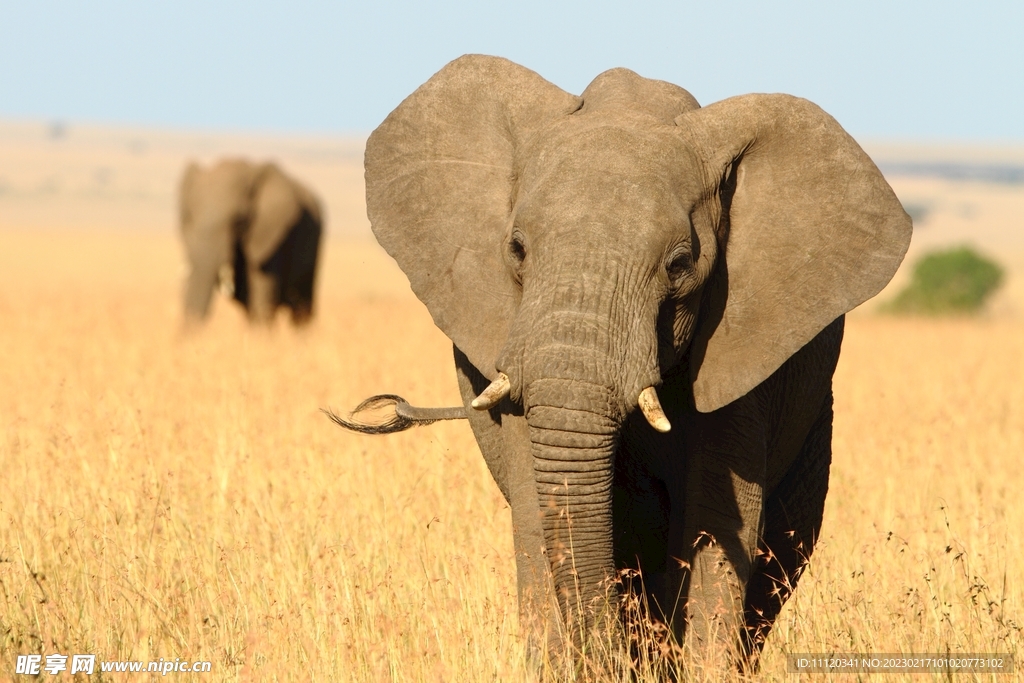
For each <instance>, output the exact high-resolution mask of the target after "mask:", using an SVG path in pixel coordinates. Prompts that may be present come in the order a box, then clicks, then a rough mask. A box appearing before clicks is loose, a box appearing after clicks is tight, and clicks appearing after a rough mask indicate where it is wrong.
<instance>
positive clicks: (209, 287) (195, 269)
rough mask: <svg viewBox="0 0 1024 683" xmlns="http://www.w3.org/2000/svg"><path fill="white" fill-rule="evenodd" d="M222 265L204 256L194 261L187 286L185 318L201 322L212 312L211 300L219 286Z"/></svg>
mask: <svg viewBox="0 0 1024 683" xmlns="http://www.w3.org/2000/svg"><path fill="white" fill-rule="evenodd" d="M220 266H221V264H220V263H219V262H218V261H217V259H214V258H208V257H206V255H203V256H202V257H200V258H195V259H193V262H192V268H191V271H190V272H189V275H188V282H187V283H186V285H185V317H186V318H187V319H189V320H193V321H200V320H203V319H205V318H206V314H207V313H208V312H209V310H210V298H211V297H212V295H213V290H214V288H215V287H216V286H217V276H218V273H219V270H220Z"/></svg>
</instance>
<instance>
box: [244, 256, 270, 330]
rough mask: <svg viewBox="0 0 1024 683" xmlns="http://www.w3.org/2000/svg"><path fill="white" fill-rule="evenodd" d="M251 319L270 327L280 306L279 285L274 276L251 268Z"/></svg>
mask: <svg viewBox="0 0 1024 683" xmlns="http://www.w3.org/2000/svg"><path fill="white" fill-rule="evenodd" d="M247 280H248V285H249V306H248V309H249V319H250V320H251V321H253V322H254V323H260V324H263V325H269V324H270V323H272V322H273V321H274V312H275V311H276V310H277V304H278V283H277V278H275V277H274V276H273V275H270V274H267V273H264V272H263V271H262V270H261V269H260V268H254V267H251V266H250V267H249V269H248V278H247Z"/></svg>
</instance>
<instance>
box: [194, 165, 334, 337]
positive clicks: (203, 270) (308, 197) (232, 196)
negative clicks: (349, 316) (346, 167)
mask: <svg viewBox="0 0 1024 683" xmlns="http://www.w3.org/2000/svg"><path fill="white" fill-rule="evenodd" d="M179 208H180V212H181V233H182V237H183V238H184V240H185V250H186V254H187V256H188V261H189V266H190V272H189V276H188V283H187V285H186V288H185V317H186V321H188V322H190V323H196V322H199V321H201V320H203V319H204V318H206V316H207V314H208V312H209V309H210V298H211V295H212V294H213V290H214V289H215V288H217V287H221V288H222V289H225V290H227V291H228V292H229V293H231V294H232V295H233V297H234V299H235V300H236V301H238V302H239V303H240V304H242V305H243V306H245V308H246V310H247V311H248V314H249V319H250V320H251V321H253V322H254V323H261V324H269V323H270V322H272V321H273V319H274V313H275V311H276V310H277V308H278V306H286V307H288V308H289V309H290V310H291V313H292V321H293V322H295V323H296V324H303V323H305V322H308V321H309V319H310V317H311V316H312V314H313V285H314V279H315V276H316V260H317V252H318V250H319V247H320V233H321V211H320V203H319V202H318V201H317V199H316V197H315V196H314V195H313V193H312V192H310V191H309V190H308V189H307V188H306V187H304V186H303V185H301V184H300V183H299V182H298V181H296V180H294V179H293V178H290V177H289V176H287V175H285V174H284V173H283V172H282V171H281V169H279V168H278V167H277V166H275V165H274V164H253V163H249V162H247V161H242V160H238V159H228V160H224V161H220V162H218V163H217V164H215V165H213V166H211V167H209V168H200V167H199V166H197V165H196V164H189V166H188V168H186V169H185V173H184V175H183V177H182V180H181V188H180V193H179Z"/></svg>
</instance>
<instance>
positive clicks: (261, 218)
mask: <svg viewBox="0 0 1024 683" xmlns="http://www.w3.org/2000/svg"><path fill="white" fill-rule="evenodd" d="M251 171H252V177H253V180H252V190H251V194H252V215H251V217H250V223H249V234H248V238H247V239H246V240H245V245H246V254H245V255H246V258H248V259H250V260H251V261H252V262H253V263H264V262H265V261H266V260H267V259H269V258H270V257H271V256H272V255H273V253H274V252H275V251H276V250H277V248H278V247H279V246H281V243H282V242H284V239H285V237H287V235H288V231H289V230H291V229H292V227H294V226H295V224H296V223H298V222H299V218H300V217H301V216H302V209H303V206H302V203H301V201H300V199H301V197H300V194H299V193H298V192H297V191H296V189H295V184H294V183H293V182H292V181H291V179H289V178H288V176H286V175H285V174H284V172H283V171H281V169H280V168H278V167H277V165H276V164H272V163H271V164H263V165H261V166H258V167H253V168H252V169H251Z"/></svg>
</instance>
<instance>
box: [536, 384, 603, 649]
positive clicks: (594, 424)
mask: <svg viewBox="0 0 1024 683" xmlns="http://www.w3.org/2000/svg"><path fill="white" fill-rule="evenodd" d="M528 395H529V402H528V404H527V413H526V417H527V422H528V424H529V429H530V441H531V448H532V452H533V466H534V475H535V479H536V483H537V494H538V499H539V502H540V508H541V516H542V526H543V529H544V536H545V545H546V549H547V554H548V560H549V562H550V564H551V571H552V576H553V579H554V586H555V591H556V595H557V598H558V602H559V606H560V608H561V612H562V615H563V617H564V619H565V623H566V626H567V627H568V628H569V629H570V630H571V631H572V630H575V629H581V630H583V631H584V632H585V631H586V630H588V629H589V628H590V627H591V626H593V625H594V624H595V623H596V622H597V621H598V620H599V619H600V617H601V615H602V614H603V613H604V612H605V610H614V609H615V607H616V602H617V594H616V592H615V589H614V585H613V578H614V565H613V557H612V472H613V457H614V453H615V449H616V447H617V445H618V438H619V437H618V433H619V420H618V419H617V418H615V417H613V416H611V415H609V414H603V413H602V412H597V411H595V406H610V405H614V403H615V398H616V397H614V396H613V395H612V392H611V390H610V389H609V388H608V387H606V386H602V385H600V384H590V383H584V382H579V381H577V380H566V379H538V380H535V381H533V382H531V383H530V385H529V387H528Z"/></svg>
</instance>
